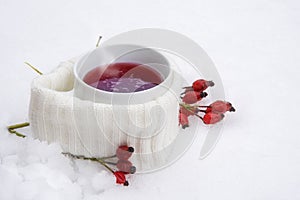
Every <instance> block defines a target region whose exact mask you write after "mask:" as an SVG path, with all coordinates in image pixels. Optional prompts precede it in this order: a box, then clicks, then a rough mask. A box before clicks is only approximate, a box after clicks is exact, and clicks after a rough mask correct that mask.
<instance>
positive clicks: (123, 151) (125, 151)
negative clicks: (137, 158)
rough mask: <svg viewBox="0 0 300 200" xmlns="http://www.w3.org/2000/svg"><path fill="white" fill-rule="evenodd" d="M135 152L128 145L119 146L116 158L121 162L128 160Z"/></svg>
mask: <svg viewBox="0 0 300 200" xmlns="http://www.w3.org/2000/svg"><path fill="white" fill-rule="evenodd" d="M133 152H134V148H133V147H128V146H127V145H123V146H119V147H118V148H117V151H116V156H117V157H118V158H119V159H120V160H128V159H129V158H130V157H131V155H132V153H133Z"/></svg>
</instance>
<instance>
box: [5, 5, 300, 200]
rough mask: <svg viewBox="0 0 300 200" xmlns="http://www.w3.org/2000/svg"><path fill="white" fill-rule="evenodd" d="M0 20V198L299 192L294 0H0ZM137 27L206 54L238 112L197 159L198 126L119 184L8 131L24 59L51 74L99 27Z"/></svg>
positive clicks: (19, 96)
mask: <svg viewBox="0 0 300 200" xmlns="http://www.w3.org/2000/svg"><path fill="white" fill-rule="evenodd" d="M0 27H1V28H0V55H1V56H0V67H1V68H0V69H1V72H0V81H1V82H0V84H1V85H0V92H1V98H0V126H1V129H0V199H1V200H10V199H24V200H25V199H36V200H44V199H51V200H56V199H72V200H77V199H86V200H94V199H124V200H125V199H130V200H135V199H146V200H147V199H205V200H210V199H216V200H217V199H224V200H225V199H230V200H233V199H235V200H240V199H243V200H246V199H249V200H250V199H251V200H254V199H261V200H263V199H264V200H265V199H276V200H279V199H300V190H299V188H300V132H299V124H300V118H299V116H300V112H299V111H300V109H299V102H300V94H299V90H298V88H299V86H300V81H299V80H300V79H299V72H300V70H299V67H300V66H299V63H300V55H299V52H300V39H299V35H300V2H299V1H298V0H248V1H245V0H227V1H222V0H190V1H179V0H168V1H159V0H152V1H138V0H129V1H117V0H109V1H104V0H91V1H65V0H60V1H58V0H52V1H37V0H36V1H33V0H28V1H16V0H0ZM144 27H157V28H167V29H171V30H174V31H177V32H180V33H182V34H185V35H187V36H188V37H190V38H192V39H193V40H195V41H196V42H198V43H199V44H200V45H201V46H202V47H203V48H204V49H205V50H206V52H207V53H208V55H209V56H210V57H211V58H212V59H213V60H214V62H215V64H216V66H217V69H218V71H219V73H220V75H221V77H222V79H223V84H224V87H225V90H226V97H227V99H228V100H230V101H231V102H232V103H233V104H234V105H235V107H236V109H237V112H236V113H235V114H230V115H228V117H226V122H225V126H224V128H223V131H222V137H221V139H220V140H219V142H218V144H217V146H216V148H215V149H214V151H213V152H212V153H211V154H210V156H209V157H207V158H206V159H204V160H199V159H198V157H199V152H200V147H201V142H202V139H203V137H200V136H199V137H198V138H197V139H196V141H195V142H194V144H193V146H192V147H191V148H190V149H189V151H188V152H187V153H186V154H185V155H184V157H182V158H181V159H180V160H179V161H178V162H176V163H175V164H173V165H172V166H170V167H169V168H166V169H164V170H161V171H158V172H155V173H151V174H142V175H135V176H133V177H131V178H130V183H131V185H130V186H129V187H122V186H118V185H116V184H115V183H114V178H113V177H112V176H111V174H109V173H107V172H106V171H105V170H103V168H102V167H101V166H99V165H97V164H94V163H90V162H87V161H80V160H78V161H75V163H74V162H72V161H71V160H69V159H67V158H65V157H64V156H62V155H61V154H60V152H61V149H60V147H59V146H58V145H56V144H51V145H47V144H46V143H45V142H39V141H38V140H33V139H32V138H30V137H28V138H26V139H22V138H18V137H15V136H14V135H9V134H8V132H7V131H6V128H5V127H6V126H7V125H9V124H14V123H18V122H23V121H27V120H28V118H27V114H28V103H29V97H30V83H31V80H32V79H33V78H34V77H36V76H37V74H36V73H35V72H33V71H32V70H30V69H29V68H28V67H26V66H25V65H24V61H29V62H30V63H32V64H34V65H35V66H37V67H38V68H39V69H40V70H41V71H42V72H49V71H51V70H52V69H53V68H54V67H56V66H57V65H58V63H59V62H60V61H63V60H66V59H69V58H71V57H73V56H77V55H80V54H81V53H83V52H85V51H87V50H89V49H91V48H92V47H93V46H94V45H95V43H96V41H97V37H98V36H99V35H103V36H104V38H109V37H111V36H113V35H116V34H118V33H121V32H124V31H128V30H132V29H137V28H144ZM24 132H27V133H28V134H30V131H29V130H28V129H24Z"/></svg>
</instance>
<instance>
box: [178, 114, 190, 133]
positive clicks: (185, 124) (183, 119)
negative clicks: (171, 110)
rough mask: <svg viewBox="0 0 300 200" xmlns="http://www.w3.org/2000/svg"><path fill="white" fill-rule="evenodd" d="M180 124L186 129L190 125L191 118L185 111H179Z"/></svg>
mask: <svg viewBox="0 0 300 200" xmlns="http://www.w3.org/2000/svg"><path fill="white" fill-rule="evenodd" d="M179 124H180V125H181V127H182V128H183V129H185V128H186V127H189V119H188V117H187V116H186V115H185V114H183V113H179Z"/></svg>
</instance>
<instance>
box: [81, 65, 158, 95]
mask: <svg viewBox="0 0 300 200" xmlns="http://www.w3.org/2000/svg"><path fill="white" fill-rule="evenodd" d="M83 81H84V82H85V83H87V84H88V85H90V86H92V87H94V88H97V89H99V90H105V91H108V92H118V93H129V92H138V91H143V90H147V89H150V88H153V87H155V86H156V85H158V84H160V83H161V82H162V81H163V78H162V76H161V75H160V73H159V72H157V71H156V70H154V69H153V68H151V67H149V66H147V65H143V64H139V63H112V64H109V65H108V66H106V67H101V66H100V67H96V68H94V69H92V70H91V71H89V72H88V73H87V74H86V75H85V76H84V78H83Z"/></svg>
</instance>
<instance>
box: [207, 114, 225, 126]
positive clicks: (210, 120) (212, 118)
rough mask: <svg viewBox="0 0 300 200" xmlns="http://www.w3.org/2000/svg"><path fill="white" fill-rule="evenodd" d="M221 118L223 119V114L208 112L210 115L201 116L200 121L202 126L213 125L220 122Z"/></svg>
mask: <svg viewBox="0 0 300 200" xmlns="http://www.w3.org/2000/svg"><path fill="white" fill-rule="evenodd" d="M223 118H224V114H223V113H213V112H210V113H206V114H205V115H204V116H203V118H202V121H203V122H204V124H215V123H218V122H219V121H221V120H222V119H223Z"/></svg>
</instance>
